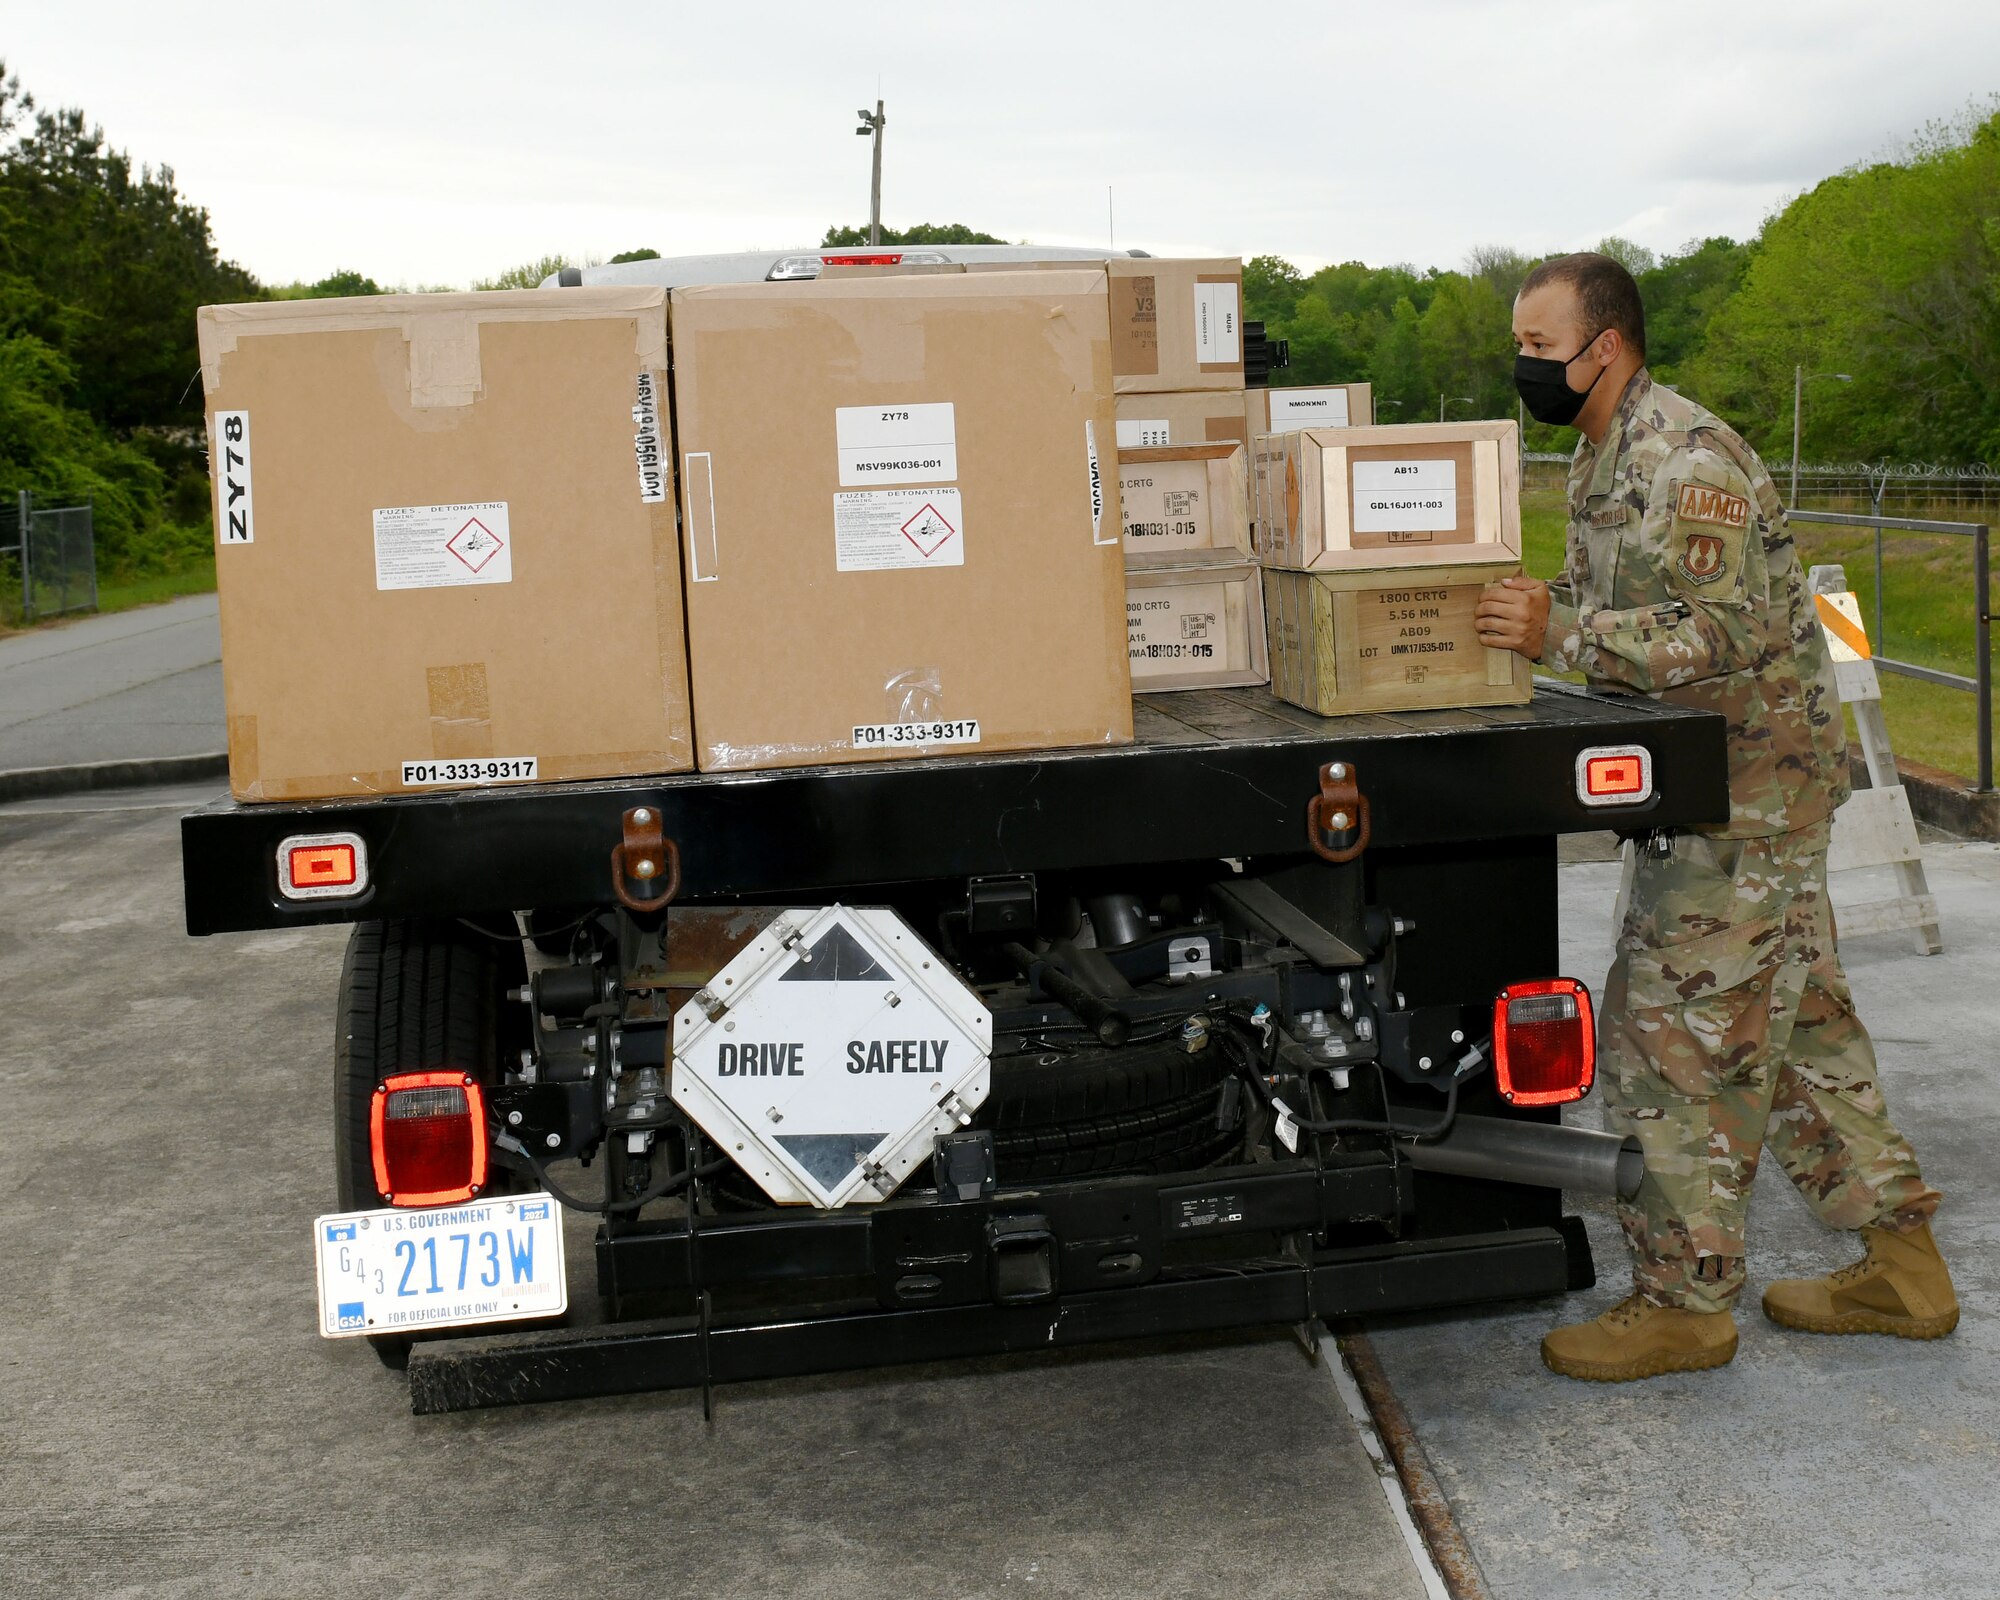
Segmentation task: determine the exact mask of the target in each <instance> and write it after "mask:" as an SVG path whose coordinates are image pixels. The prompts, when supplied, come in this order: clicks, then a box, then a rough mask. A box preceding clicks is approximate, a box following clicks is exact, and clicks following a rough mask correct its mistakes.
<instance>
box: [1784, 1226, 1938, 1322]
mask: <svg viewBox="0 0 2000 1600" xmlns="http://www.w3.org/2000/svg"><path fill="white" fill-rule="evenodd" d="M1861 1238H1862V1241H1863V1242H1864V1243H1865V1244H1866V1245H1867V1246H1868V1254H1867V1255H1866V1256H1864V1257H1862V1259H1861V1260H1859V1261H1857V1262H1855V1263H1854V1264H1853V1265H1852V1266H1848V1267H1842V1268H1840V1270H1839V1271H1837V1272H1829V1273H1828V1274H1827V1275H1826V1276H1825V1277H1823V1278H1784V1279H1781V1280H1780V1281H1778V1282H1777V1283H1774V1284H1772V1285H1771V1286H1770V1287H1769V1288H1768V1289H1766V1290H1765V1291H1764V1315H1765V1316H1767V1317H1769V1318H1770V1319H1771V1320H1772V1321H1773V1322H1776V1323H1781V1324H1782V1325H1783V1326H1785V1327H1787V1328H1798V1329H1801V1330H1803V1331H1804V1332H1806V1333H1893V1334H1894V1335H1895V1336H1896V1337H1897V1338H1899V1339H1942V1338H1943V1337H1944V1336H1945V1335H1946V1334H1948V1333H1950V1332H1951V1330H1952V1329H1953V1328H1955V1327H1957V1326H1958V1296H1957V1295H1956V1294H1955V1293H1954V1292H1953V1291H1952V1287H1951V1274H1950V1273H1949V1272H1948V1271H1946V1270H1945V1264H1944V1257H1943V1256H1941V1255H1939V1254H1938V1247H1937V1241H1936V1240H1935V1239H1933V1238H1932V1237H1931V1225H1930V1224H1929V1223H1928V1222H1926V1223H1924V1224H1923V1226H1921V1227H1919V1228H1917V1229H1916V1230H1915V1231H1914V1232H1911V1233H1892V1232H1890V1231H1889V1230H1888V1229H1887V1228H1863V1229H1862V1230H1861Z"/></svg>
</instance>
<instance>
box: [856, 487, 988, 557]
mask: <svg viewBox="0 0 2000 1600" xmlns="http://www.w3.org/2000/svg"><path fill="white" fill-rule="evenodd" d="M833 552H834V565H835V566H836V567H838V568H839V570H840V571H842V572H881V571H884V570H886V569H888V568H891V567H962V566H964V565H965V511H964V509H963V507H962V506H961V504H960V502H959V496H958V491H957V490H956V489H860V490H855V491H852V492H850V493H846V494H837V495H835V496H834V497H833Z"/></svg>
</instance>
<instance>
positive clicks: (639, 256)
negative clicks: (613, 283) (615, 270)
mask: <svg viewBox="0 0 2000 1600" xmlns="http://www.w3.org/2000/svg"><path fill="white" fill-rule="evenodd" d="M659 259H660V252H659V251H657V250H620V251H619V252H618V254H616V255H615V256H613V257H612V258H611V265H612V266H614V267H615V266H617V265H618V264H619V263H620V262H622V261H658V260H659Z"/></svg>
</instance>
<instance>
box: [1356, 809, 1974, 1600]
mask: <svg viewBox="0 0 2000 1600" xmlns="http://www.w3.org/2000/svg"><path fill="white" fill-rule="evenodd" d="M1925 854H1926V861H1925V866H1926V869H1927V871H1928V873H1929V877H1930V883H1931V887H1932V889H1933V890H1934V892H1935V893H1936V895H1937V899H1938V907H1939V911H1940V913H1941V915H1942V917H1943V928H1944V938H1945V949H1944V952H1943V953H1942V954H1941V955H1936V956H1928V957H1926V956H1921V955H1918V954H1916V953H1915V950H1914V945H1913V941H1912V940H1911V937H1910V936H1909V935H1906V934H1882V935H1877V936H1873V937H1870V938H1866V939H1856V940H1852V941H1845V942H1844V943H1843V947H1842V954H1843V956H1844V958H1845V961H1846V966H1847V972H1848V976H1849V978H1850V980H1851V982H1852V984H1853V988H1854V994H1855V999H1856V1003H1857V1006H1858V1009H1859V1011H1860V1014H1861V1017H1862V1020H1863V1021H1864V1022H1866V1023H1867V1024H1868V1026H1869V1028H1870V1030H1871V1031H1872V1032H1873V1034H1874V1036H1875V1042H1876V1045H1877V1048H1878V1051H1879V1054H1880V1057H1881V1062H1882V1068H1883V1080H1882V1081H1883V1086H1884V1088H1885V1090H1886V1092H1887V1094H1888V1097H1889V1108H1890V1111H1891V1113H1892V1115H1894V1117H1895V1119H1896V1121H1897V1123H1898V1125H1899V1126H1900V1127H1901V1128H1902V1129H1903V1131H1904V1132H1905V1133H1906V1134H1908V1135H1909V1137H1910V1139H1911V1141H1912V1142H1913V1143H1914V1144H1915V1146H1916V1150H1917V1154H1918V1157H1919V1159H1920V1160H1921V1161H1922V1162H1923V1166H1924V1173H1925V1176H1926V1177H1927V1178H1929V1179H1930V1181H1931V1182H1932V1183H1933V1184H1935V1185H1936V1186H1937V1187H1938V1188H1939V1189H1941V1190H1943V1191H1944V1195H1945V1202H1944V1208H1943V1210H1942V1211H1941V1212H1940V1213H1939V1217H1938V1221H1937V1224H1936V1230H1935V1231H1936V1235H1937V1238H1938V1241H1939V1243H1940V1244H1941V1246H1942V1247H1943V1249H1944V1252H1945V1255H1946V1257H1947V1258H1948V1259H1949V1261H1950V1263H1951V1266H1952V1271H1953V1275H1954V1278H1955V1280H1956V1282H1957V1286H1958V1293H1959V1300H1960V1303H1961V1305H1962V1307H1963V1309H1964V1320H1963V1321H1962V1322H1961V1323H1960V1325H1959V1328H1958V1330H1957V1332H1956V1333H1954V1334H1952V1335H1951V1336H1950V1337H1949V1338H1947V1339H1943V1340H1940V1341H1938V1342H1936V1343H1934V1344H1916V1343H1907V1342H1905V1341H1902V1340H1898V1339H1885V1338H1869V1337H1848V1338H1823V1337H1815V1336H1813V1335H1810V1334H1801V1333H1792V1332H1788V1331H1786V1330H1784V1329H1780V1328H1777V1327H1774V1326H1772V1325H1771V1324H1770V1323H1768V1322H1766V1321H1765V1320H1764V1317H1763V1315H1762V1314H1761V1312H1760V1311H1759V1310H1758V1309H1757V1297H1758V1295H1759V1294H1760V1293H1761V1292H1762V1288H1763V1285H1764V1284H1765V1283H1767V1282H1769V1281H1770V1280H1771V1279H1772V1278H1776V1277H1802V1276H1809V1275H1812V1274H1816V1273H1820V1272H1824V1271H1826V1270H1828V1269H1829V1268H1831V1267H1834V1266H1838V1265H1842V1264H1844V1263H1845V1262H1847V1261H1849V1260H1851V1259H1854V1258H1855V1257H1857V1256H1858V1255H1859V1254H1860V1252H1859V1250H1858V1248H1856V1246H1855V1244H1854V1242H1853V1240H1852V1239H1851V1237H1849V1236H1844V1235H1834V1234H1830V1233H1828V1232H1827V1231H1826V1230H1825V1229H1823V1228H1821V1227H1820V1225H1819V1223H1818V1222H1817V1221H1816V1220H1815V1219H1814V1217H1813V1216H1812V1214H1811V1213H1810V1212H1809V1211H1808V1210H1807V1209H1806V1206H1805V1203H1804V1202H1803V1201H1802V1200H1800V1199H1799V1197H1798V1196H1797V1195H1796V1194H1795V1193H1793V1192H1792V1189H1791V1186H1790V1184H1789V1183H1788V1182H1787V1181H1786V1179H1785V1177H1784V1174H1783V1172H1782V1170H1781V1169H1780V1168H1779V1167H1778V1166H1777V1164H1776V1162H1773V1161H1767V1162H1766V1163H1765V1165H1764V1170H1763V1172H1762V1174H1761V1176H1760V1178H1759V1181H1758V1184H1757V1188H1756V1191H1755V1196H1754V1199H1753V1202H1752V1205H1751V1209H1750V1287H1749V1290H1748V1292H1747V1293H1746V1294H1745V1296H1744V1298H1743V1302H1742V1304H1741V1305H1740V1306H1739V1308H1738V1314H1737V1319H1736V1320H1737V1326H1738V1327H1739V1329H1740V1330H1741V1338H1742V1344H1741V1347H1740V1349H1739V1351H1738V1354H1737V1357H1736V1360H1735V1361H1734V1363H1732V1364H1731V1365H1730V1366H1728V1367H1725V1368H1723V1369H1721V1370H1720V1371H1717V1372H1711V1373H1701V1374H1687V1375H1678V1376H1673V1377H1667V1378H1657V1379H1652V1380H1650V1381H1648V1382H1645V1383H1636V1384H1626V1385H1619V1386H1616V1387H1611V1386H1606V1385H1602V1384H1586V1383H1574V1382H1570V1381H1567V1380H1565V1379H1561V1378H1557V1377H1554V1376H1553V1375H1551V1374H1550V1373H1549V1372H1547V1371H1546V1370H1544V1368H1543V1367H1542V1364H1541V1361H1540V1358H1539V1355H1538V1353H1537V1347H1538V1343H1539V1340H1540V1338H1541V1335H1542V1334H1543V1332H1544V1331H1545V1330H1546V1329H1548V1328H1549V1327H1550V1326H1552V1325H1554V1324H1555V1323H1557V1322H1566V1321H1573V1320H1576V1319H1578V1318H1580V1317H1589V1316H1595V1315H1596V1314H1597V1313H1598V1312H1599V1311H1601V1310H1603V1309H1604V1308H1605V1307H1607V1306H1608V1305H1610V1304H1611V1303H1612V1302H1613V1301H1615V1300H1617V1299H1619V1298H1620V1297H1621V1296H1623V1295H1624V1294H1625V1293H1626V1292H1627V1290H1628V1288H1629V1286H1630V1283H1629V1274H1628V1272H1627V1269H1626V1266H1625V1256H1624V1246H1623V1244H1622V1242H1621V1240H1620V1238H1619V1235H1618V1229H1617V1224H1616V1221H1615V1219H1614V1217H1613V1215H1612V1213H1611V1211H1610V1209H1609V1207H1608V1206H1607V1205H1604V1204H1601V1203H1596V1202H1590V1201H1585V1200H1582V1199H1581V1198H1577V1199H1575V1201H1574V1204H1575V1206H1576V1208H1577V1209H1578V1210H1581V1211H1582V1212H1583V1214H1584V1217H1585V1220H1586V1222H1587V1224H1588V1226H1589V1229H1590V1235H1591V1242H1592V1246H1593V1248H1594V1249H1595V1251H1596V1254H1597V1262H1598V1271H1599V1274H1600V1279H1601V1281H1600V1284H1599V1286H1598V1288H1597V1289H1595V1290H1593V1291H1591V1292H1589V1293H1586V1294H1578V1295H1572V1296H1570V1297H1568V1300H1567V1301H1566V1302H1544V1303H1537V1304H1533V1305H1516V1306H1509V1307H1502V1308H1498V1309H1495V1310H1490V1311H1487V1312H1484V1313H1479V1312H1471V1313H1462V1314H1458V1315H1455V1316H1452V1317H1450V1318H1443V1317H1426V1318H1420V1319H1410V1320H1407V1321H1403V1322H1400V1323H1399V1324H1397V1325H1394V1326H1379V1325H1378V1326H1377V1327H1375V1328H1374V1329H1372V1330H1371V1331H1372V1333H1373V1337H1374V1342H1375V1347H1376V1350H1377V1352H1378V1353H1379V1355H1380V1357H1381V1360H1382V1365H1383V1367H1384V1368H1385V1369H1386V1370H1387V1372H1388V1374H1389V1377H1390V1379H1391V1381H1392V1382H1393V1383H1394V1385H1395V1387H1396V1390H1397V1393H1398V1394H1399V1395H1400V1396H1401V1398H1402V1400H1403V1404H1404V1407H1405V1409H1406V1410H1407V1411H1408V1412H1409V1414H1410V1416H1411V1418H1412V1420H1413V1421H1414V1422H1415V1424H1416V1427H1417V1431H1418V1433H1419V1434H1420V1435H1421V1436H1422V1439H1423V1442H1424V1447H1425V1449H1426V1450H1427V1451H1428V1452H1429V1455H1430V1459H1431V1464H1432V1466H1433V1467H1434V1468H1435V1469H1436V1471H1437V1473H1438V1476H1439V1478H1440V1479H1441V1481H1442V1482H1443V1484H1444V1487H1445V1490H1446V1492H1447V1493H1448V1494H1449V1495H1450V1496H1451V1499H1452V1501H1453V1503H1454V1505H1455V1507H1456V1509H1457V1511H1458V1514H1459V1520H1460V1522H1461V1524H1462V1526H1463V1528H1464V1530H1465V1534H1466V1537H1467V1538H1468V1539H1469V1541H1470V1542H1471V1544H1472V1547H1473V1549H1474V1550H1475V1551H1476V1552H1477V1553H1478V1555H1479V1559H1480V1561H1481V1563H1482V1564H1483V1565H1484V1567H1485V1571H1486V1576H1487V1578H1488V1580H1489V1581H1490V1582H1491V1584H1492V1586H1493V1590H1494V1593H1495V1594H1496V1595H1500V1596H1505V1597H1519V1600H1599V1597H1602V1596H1606V1595H1617V1596H1619V1597H1621V1600H1654V1597H1658V1600H1725V1597H1727V1600H1737V1597H1754V1600H1789V1597H1794V1596H1796V1597H1799V1600H1805V1597H1807V1596H1811V1597H1815V1600H1817V1597H1819V1596H1824V1595H1829V1594H1866V1595H1870V1596H1876V1597H1883V1600H1887V1597H1900V1596H1908V1597H1911V1600H1917V1597H1926V1600H1928V1597H1931V1596H1938V1595H1951V1596H1954V1597H1956V1600H1978V1597H1990V1596H2000V1522H1996V1520H1995V1518H1994V1516H1993V1505H1994V1493H1995V1491H1994V1485H1995V1482H1996V1479H2000V1195H1996V1193H1995V1189H1994V1184H1993V1170H1994V1166H1993V1151H1994V1147H1995V1142H1996V1139H2000V1078H1996V1075H1995V1066H1996V1047H1995V1042H1994V1040H1995V1031H1996V1022H2000V846H1995V845H1991V844H1941V843H1937V842H1932V843H1929V844H1927V845H1926V847H1925ZM1618 870H1619V869H1618V867H1617V866H1616V865H1615V864H1611V863H1605V864H1589V865H1580V866H1572V867H1567V868H1565V869H1564V871H1563V942H1564V959H1565V970H1566V971H1568V972H1570V973H1572V974H1573V975H1575V976H1577V977H1581V978H1587V979H1590V980H1592V981H1593V982H1595V981H1596V980H1599V979H1601V978H1602V976H1603V973H1604V970H1605V967H1606V965H1607V964H1608V961H1609V950H1610V937H1611V928H1610V910H1611V905H1612V900H1613V897H1614V895H1615V893H1616V890H1617V878H1618ZM1868 876H1869V875H1865V874H1856V875H1854V878H1853V879H1849V880H1848V881H1847V882H1846V883H1845V884H1843V883H1841V881H1840V880H1839V879H1836V886H1837V890H1836V896H1835V903H1836V905H1838V904H1839V903H1840V901H1841V900H1842V899H1843V898H1845V899H1848V900H1850V901H1860V900H1865V899H1868V898H1872V897H1875V896H1877V895H1882V894H1887V893H1889V892H1891V886H1890V885H1889V884H1888V883H1887V882H1886V881H1881V882H1877V883H1875V884H1873V885H1872V886H1871V885H1870V883H1869V882H1868V881H1867V878H1868ZM1880 877H1881V878H1882V879H1883V880H1886V878H1887V874H1886V871H1884V872H1882V873H1880ZM1857 880H1859V881H1857ZM1577 1120H1578V1121H1581V1122H1584V1123H1586V1124H1588V1125H1592V1126H1595V1125H1597V1107H1596V1104H1595V1102H1594V1101H1593V1102H1586V1107H1585V1108H1583V1109H1582V1110H1581V1114H1580V1115H1579V1116H1578V1117H1577Z"/></svg>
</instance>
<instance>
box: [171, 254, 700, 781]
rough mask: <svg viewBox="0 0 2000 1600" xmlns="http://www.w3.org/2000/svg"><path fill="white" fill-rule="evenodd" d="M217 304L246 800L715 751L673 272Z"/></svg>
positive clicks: (235, 743)
mask: <svg viewBox="0 0 2000 1600" xmlns="http://www.w3.org/2000/svg"><path fill="white" fill-rule="evenodd" d="M197 323H198V330H199V334H200V341H201V362H202V380H203V384H204V386H205V387H206V389H207V392H208V429H209V461H210V467H211V473H212V476H213V479H214V483H215V496H216V508H215V509H216V545H217V549H216V585H217V588H218V589H219V591H220V599H221V611H222V681H223V698H224V700H225V702H226V705H227V710H228V717H229V786H230V790H231V792H232V793H233V794H234V795H235V796H236V798H237V799H239V800H313V799H323V798H338V799H348V798H352V797H354V796H360V795H375V794H395V793H400V792H403V791H406V790H412V789H431V788H463V787H470V786H481V785H486V784H495V783H502V784H504V783H519V782H524V781H527V780H530V779H564V778H606V777H617V776H626V775H631V774H640V773H653V772H685V771H686V770H688V768H689V767H690V766H691V765H692V760H691V757H692V750H691V742H692V741H691V738H690V733H689V726H688V693H687V665H686V657H685V654H684V652H683V649H682V641H681V596H680V575H679V573H678V571H677V570H676V563H675V559H674V558H675V549H674V523H673V482H672V476H671V470H670V469H671V456H670V455H669V453H668V451H667V448H666V434H665V424H666V397H665V394H664V385H665V382H666V366H667V351H666V294H665V291H664V290H662V289H658V288H639V287H634V288H601V289H526V290H521V291H518V292H513V293H493V294H432V295H383V296H379V297H371V298H369V299H356V300H294V301H279V302H275V303H269V304H257V305H240V306H208V307H204V308H203V310H202V311H201V313H200V316H199V318H198V319H197Z"/></svg>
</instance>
